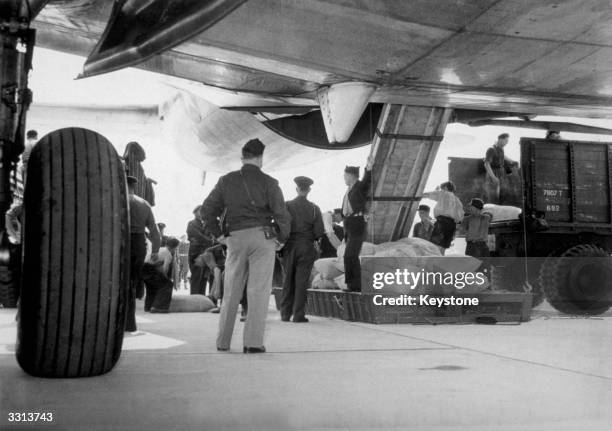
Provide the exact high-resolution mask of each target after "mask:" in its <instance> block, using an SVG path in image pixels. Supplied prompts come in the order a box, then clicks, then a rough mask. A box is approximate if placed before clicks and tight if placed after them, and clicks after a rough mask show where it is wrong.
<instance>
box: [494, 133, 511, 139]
mask: <svg viewBox="0 0 612 431" xmlns="http://www.w3.org/2000/svg"><path fill="white" fill-rule="evenodd" d="M509 137H510V135H509V134H507V133H502V134H501V135H499V136H498V137H497V139H508V138H509Z"/></svg>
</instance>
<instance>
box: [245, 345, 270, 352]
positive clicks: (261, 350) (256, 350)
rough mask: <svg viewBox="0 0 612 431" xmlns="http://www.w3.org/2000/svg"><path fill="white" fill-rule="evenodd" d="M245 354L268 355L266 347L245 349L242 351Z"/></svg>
mask: <svg viewBox="0 0 612 431" xmlns="http://www.w3.org/2000/svg"><path fill="white" fill-rule="evenodd" d="M242 352H243V353H266V348H265V347H264V346H261V347H244V348H243V349H242Z"/></svg>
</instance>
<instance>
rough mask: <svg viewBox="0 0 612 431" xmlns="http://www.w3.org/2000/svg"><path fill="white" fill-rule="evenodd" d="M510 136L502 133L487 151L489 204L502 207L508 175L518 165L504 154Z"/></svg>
mask: <svg viewBox="0 0 612 431" xmlns="http://www.w3.org/2000/svg"><path fill="white" fill-rule="evenodd" d="M509 138H510V135H509V134H507V133H502V134H501V135H499V136H498V137H497V142H495V144H494V145H493V146H492V147H490V148H489V149H488V150H487V154H486V155H485V160H484V167H485V170H486V171H487V174H486V179H485V189H486V192H487V198H488V199H487V200H488V202H489V203H492V204H498V205H502V204H503V200H504V190H505V188H506V182H507V175H508V174H509V173H511V172H512V167H513V166H518V163H517V162H515V161H512V160H510V159H508V158H507V157H506V156H505V154H504V147H505V146H506V145H508V139H509Z"/></svg>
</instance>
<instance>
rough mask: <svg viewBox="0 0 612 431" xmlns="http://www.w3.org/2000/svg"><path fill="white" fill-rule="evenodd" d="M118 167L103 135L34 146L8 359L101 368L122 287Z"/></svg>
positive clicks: (59, 137) (122, 193)
mask: <svg viewBox="0 0 612 431" xmlns="http://www.w3.org/2000/svg"><path fill="white" fill-rule="evenodd" d="M128 214H129V213H128V199H127V189H126V179H125V170H124V168H123V165H122V163H121V160H120V158H119V156H118V155H117V153H116V151H115V150H114V148H113V147H112V145H111V144H110V142H108V140H106V139H105V138H104V137H103V136H101V135H99V134H97V133H95V132H92V131H89V130H86V129H80V128H67V129H61V130H57V131H55V132H52V133H50V134H49V135H46V136H45V137H44V138H42V139H41V140H40V141H39V143H38V144H37V145H36V146H35V147H34V150H33V151H32V153H31V156H30V160H29V162H28V174H27V181H26V189H25V196H24V216H25V221H24V227H23V229H24V231H23V247H24V250H23V251H24V253H23V266H22V268H23V275H22V292H21V301H20V306H19V308H20V318H19V322H18V332H17V361H18V363H19V365H20V366H21V368H23V370H24V371H25V372H27V373H28V374H31V375H33V376H39V377H88V376H96V375H100V374H104V373H107V372H108V371H110V370H111V369H112V368H113V367H114V366H115V364H116V363H117V361H118V359H119V356H120V354H121V346H122V343H123V334H124V327H125V316H126V303H127V292H128V286H129V261H130V260H129V259H130V244H129V241H130V230H129V218H128V217H129V216H128Z"/></svg>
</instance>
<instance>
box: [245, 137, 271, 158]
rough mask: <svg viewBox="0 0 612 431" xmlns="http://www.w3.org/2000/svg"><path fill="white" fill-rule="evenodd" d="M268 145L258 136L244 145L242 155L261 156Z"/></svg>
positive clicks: (247, 156) (248, 156)
mask: <svg viewBox="0 0 612 431" xmlns="http://www.w3.org/2000/svg"><path fill="white" fill-rule="evenodd" d="M265 148H266V146H265V145H264V144H263V143H262V142H261V141H260V140H259V139H257V138H255V139H251V140H250V141H248V142H247V143H246V144H244V146H243V147H242V156H243V157H246V158H252V157H259V156H261V155H262V154H263V152H264V149H265Z"/></svg>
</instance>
